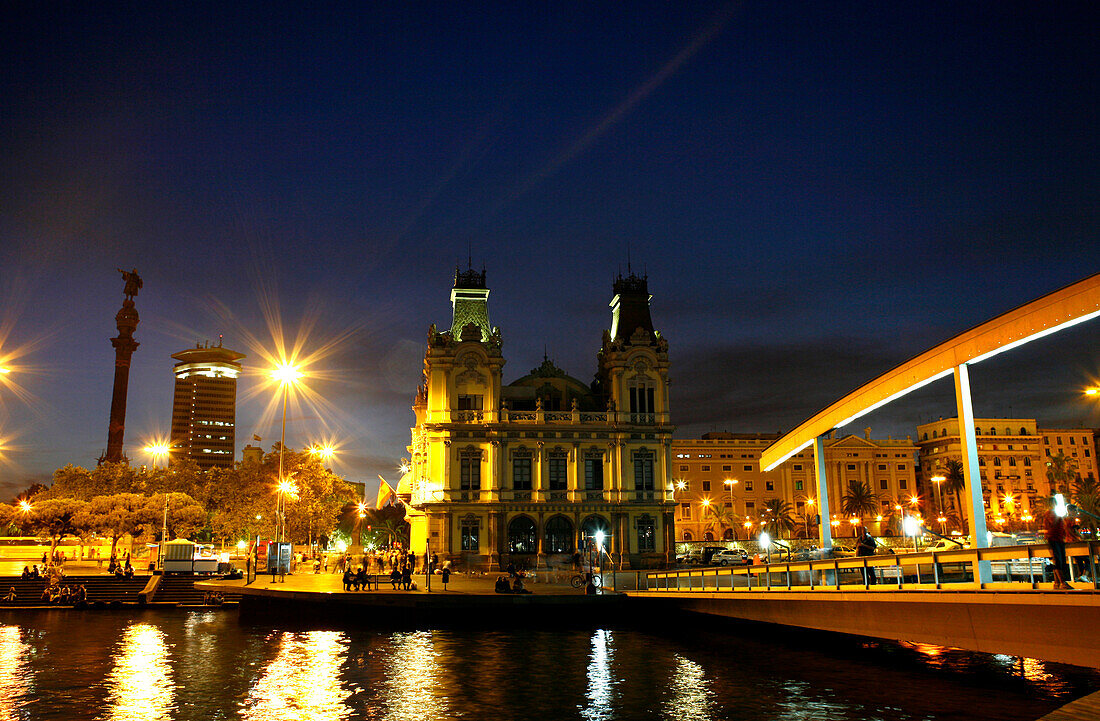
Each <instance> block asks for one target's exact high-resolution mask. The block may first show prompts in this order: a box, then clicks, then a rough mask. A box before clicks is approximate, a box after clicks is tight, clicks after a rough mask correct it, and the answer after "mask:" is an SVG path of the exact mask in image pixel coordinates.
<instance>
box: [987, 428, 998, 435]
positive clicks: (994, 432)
mask: <svg viewBox="0 0 1100 721" xmlns="http://www.w3.org/2000/svg"><path fill="white" fill-rule="evenodd" d="M989 435H991V436H995V435H997V429H996V428H990V429H989Z"/></svg>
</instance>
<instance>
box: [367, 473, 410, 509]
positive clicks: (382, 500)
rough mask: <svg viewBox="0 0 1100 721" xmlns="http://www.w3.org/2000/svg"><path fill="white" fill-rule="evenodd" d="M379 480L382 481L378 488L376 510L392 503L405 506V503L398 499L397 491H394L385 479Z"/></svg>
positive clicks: (380, 478)
mask: <svg viewBox="0 0 1100 721" xmlns="http://www.w3.org/2000/svg"><path fill="white" fill-rule="evenodd" d="M378 480H379V481H381V484H380V485H379V486H378V500H377V501H375V503H374V507H375V508H376V509H380V508H385V506H386V504H387V503H389V502H390V501H396V502H397V503H400V504H401V505H405V504H404V502H403V501H402V500H401V499H400V498H398V497H397V491H395V490H393V486H391V485H390V484H389V483H387V482H386V479H385V478H383V477H382V476H378Z"/></svg>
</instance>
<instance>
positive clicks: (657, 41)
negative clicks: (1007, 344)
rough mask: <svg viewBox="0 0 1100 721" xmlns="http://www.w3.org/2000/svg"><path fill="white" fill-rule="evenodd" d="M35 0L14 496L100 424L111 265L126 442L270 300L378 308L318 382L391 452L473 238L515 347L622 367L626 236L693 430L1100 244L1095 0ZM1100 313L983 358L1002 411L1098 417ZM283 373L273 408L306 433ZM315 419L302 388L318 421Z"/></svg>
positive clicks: (937, 411)
mask: <svg viewBox="0 0 1100 721" xmlns="http://www.w3.org/2000/svg"><path fill="white" fill-rule="evenodd" d="M23 5H24V7H23V8H22V9H11V8H8V9H7V10H5V11H4V15H3V17H2V20H3V23H2V24H3V27H4V30H3V31H2V32H3V34H4V37H3V38H2V40H3V43H2V45H0V63H2V65H0V98H2V100H0V293H2V296H0V298H2V301H0V302H2V304H3V305H2V306H0V322H3V323H5V324H6V325H4V326H3V327H4V328H6V329H7V332H6V337H4V338H3V339H2V345H0V356H6V355H7V354H10V353H13V352H14V353H17V354H20V355H21V357H19V358H16V359H14V360H10V361H9V364H10V365H13V366H14V367H15V368H16V369H17V371H19V372H18V373H13V374H11V375H10V380H12V381H17V382H18V383H20V384H21V386H22V387H23V388H24V389H25V390H26V391H27V393H28V394H29V396H30V399H29V400H20V399H19V398H18V397H17V394H16V393H15V391H14V390H13V389H11V388H7V389H5V388H0V403H2V410H0V423H2V425H0V436H3V437H4V438H5V439H6V440H5V441H4V443H5V445H6V446H7V447H9V448H10V450H9V451H7V452H6V453H5V457H4V460H3V464H2V465H0V496H4V495H6V492H3V490H2V488H9V489H10V488H14V487H20V486H22V485H25V484H26V483H27V482H28V481H29V480H30V479H34V478H41V477H43V476H48V475H49V473H50V472H51V471H52V469H53V468H55V467H57V466H59V465H63V464H64V463H67V462H69V461H72V462H76V463H82V464H90V463H94V459H95V457H96V456H98V455H99V453H100V451H101V449H102V448H103V447H104V445H105V443H106V434H107V416H108V410H109V406H110V385H111V374H112V360H113V351H112V349H111V347H110V344H109V342H108V340H107V339H108V338H109V337H110V336H112V335H114V334H115V331H114V327H113V322H112V321H113V316H114V313H115V311H116V310H117V309H118V306H119V303H120V301H121V288H122V282H121V280H120V278H119V276H118V274H117V273H116V272H115V268H116V267H126V268H130V267H137V268H138V270H139V272H140V273H141V274H142V277H143V278H144V282H145V287H144V289H143V291H142V293H141V295H140V296H139V298H138V302H137V305H138V310H139V312H140V313H141V317H142V323H141V325H140V327H139V329H138V332H137V339H138V340H139V341H140V342H141V343H142V345H141V347H140V348H139V350H138V351H137V353H136V354H135V355H134V364H133V370H132V374H131V387H130V412H129V416H128V422H127V448H128V450H129V451H130V453H131V455H134V456H140V454H138V453H135V451H134V449H135V448H136V447H138V446H139V445H141V444H142V441H143V440H144V439H146V438H148V437H150V436H151V435H152V434H153V433H156V432H158V431H159V432H161V433H163V432H165V431H167V428H168V423H169V416H170V406H171V392H172V376H171V365H172V360H171V359H170V358H169V356H170V354H171V353H172V352H175V351H177V350H181V349H182V348H184V347H186V346H187V345H189V344H193V342H194V341H196V340H200V339H202V340H205V339H207V338H210V339H214V338H216V337H217V335H218V334H219V333H224V334H225V342H226V345H228V346H230V347H233V348H238V349H240V350H242V351H244V352H246V353H249V358H248V359H246V361H245V363H246V365H247V364H249V363H250V362H251V363H252V366H251V367H252V368H253V369H255V368H256V365H257V364H258V363H259V357H258V356H257V354H256V353H255V349H254V348H252V347H251V344H250V342H249V341H248V339H247V337H246V334H248V333H251V334H253V335H254V336H255V337H256V338H257V339H259V340H260V341H262V342H264V343H265V344H268V345H270V343H269V340H270V333H269V330H268V325H267V324H266V323H265V320H264V314H263V305H264V303H268V304H269V305H270V306H271V307H273V308H275V309H276V310H277V312H278V313H279V315H280V316H281V318H282V321H283V324H284V326H285V327H287V328H288V329H292V331H293V332H297V330H298V329H299V328H300V327H302V325H303V323H304V320H303V319H304V318H313V319H314V320H315V321H316V322H315V323H314V324H313V326H312V333H311V334H310V336H309V340H308V341H307V342H306V347H307V350H308V349H309V348H313V347H317V346H319V345H321V344H323V343H325V342H326V341H329V340H331V339H333V338H335V337H337V336H339V335H340V334H342V333H344V332H346V331H352V333H353V335H352V337H351V338H350V339H347V340H344V341H342V342H341V343H340V344H339V345H338V349H337V352H336V353H334V354H333V355H330V356H329V357H327V358H326V359H325V360H324V361H323V362H322V363H320V364H319V365H318V368H323V369H324V370H326V371H327V374H326V375H327V376H330V377H327V378H325V379H322V380H317V379H315V380H314V381H313V386H314V388H315V389H316V390H317V392H318V393H319V394H320V395H321V396H322V397H324V398H325V399H327V401H328V402H329V403H330V404H331V405H332V407H331V408H328V409H327V410H325V411H324V413H323V414H322V415H323V416H324V419H325V421H324V422H325V423H327V425H328V426H329V432H330V433H331V434H333V435H335V436H336V437H338V438H339V439H340V440H341V441H342V445H343V454H342V456H341V458H342V461H341V464H340V466H339V467H340V469H341V470H343V471H345V472H346V473H347V474H348V475H349V477H351V478H353V479H356V480H368V481H371V480H372V479H374V477H375V474H376V473H379V472H382V473H384V474H387V475H391V476H392V475H393V469H394V467H395V466H396V464H397V461H398V459H399V458H400V457H401V456H402V455H403V454H404V444H405V443H406V442H407V438H408V428H409V426H410V425H411V423H412V414H411V412H410V411H409V410H408V407H409V405H410V402H411V398H412V394H413V391H414V389H415V386H416V383H417V381H418V379H419V375H420V365H421V355H422V352H423V343H424V338H425V333H426V329H427V326H428V324H429V323H431V322H437V323H440V324H445V323H448V322H449V317H450V308H449V302H448V293H449V289H450V281H451V274H452V272H453V269H454V265H455V261H456V259H458V258H461V259H462V261H463V263H464V262H465V259H466V256H467V252H468V249H469V251H470V252H471V253H472V257H473V261H474V264H475V265H477V266H480V265H482V264H484V265H485V267H486V269H487V271H488V278H489V284H490V287H491V288H492V295H491V297H490V317H491V319H492V321H493V323H494V324H497V325H499V326H500V327H501V329H502V332H503V334H504V340H505V353H506V357H507V359H508V365H507V367H506V368H505V375H506V380H512V379H514V378H517V377H519V376H521V375H523V374H525V373H526V372H528V371H529V370H530V369H531V368H532V367H533V366H535V365H537V364H538V362H540V361H541V358H542V353H543V347H544V345H545V347H546V348H547V350H548V352H549V354H550V356H551V358H553V359H554V360H555V361H556V362H557V363H558V364H559V365H560V366H562V367H563V368H565V369H566V370H567V371H568V372H570V373H571V374H573V375H575V376H577V377H579V378H582V379H585V380H587V379H589V378H591V376H592V374H593V372H594V371H595V352H596V350H597V348H598V345H599V341H600V333H601V331H602V329H603V328H605V327H608V325H609V312H608V309H607V302H608V300H609V299H610V295H611V281H612V279H613V277H614V275H615V274H616V273H617V272H618V271H619V270H620V269H622V270H624V271H625V269H626V265H627V261H628V255H629V260H630V263H631V264H632V267H633V268H634V269H635V270H638V271H640V270H642V269H645V270H646V271H647V272H648V274H649V279H650V289H651V292H652V293H653V295H654V299H653V316H654V322H655V324H656V326H657V327H658V328H659V329H660V330H662V332H663V333H664V334H665V335H666V336H667V337H668V339H669V341H670V344H671V350H672V359H673V363H674V369H673V374H672V375H673V383H674V385H673V399H674V404H675V405H674V409H673V410H674V413H675V421H676V422H677V424H678V425H679V426H680V431H679V432H678V435H680V436H685V437H690V436H692V435H698V434H699V433H702V432H705V431H708V430H713V429H717V430H735V431H776V430H779V429H787V428H790V427H791V426H792V425H794V424H795V423H797V422H798V421H800V420H802V419H803V418H804V417H805V416H807V415H809V414H810V413H812V412H813V411H815V410H817V409H818V408H820V407H822V406H824V405H826V404H827V403H828V402H830V401H832V400H834V399H835V398H836V397H838V396H840V395H842V394H843V393H845V392H847V391H848V390H851V389H852V388H853V387H854V386H856V385H858V384H859V383H861V382H863V381H866V380H868V379H870V378H871V377H873V376H874V375H876V374H878V373H879V372H881V371H884V370H886V369H888V368H889V367H891V366H893V365H895V364H896V363H898V362H901V361H903V360H905V359H906V358H907V357H909V356H911V355H913V354H914V353H916V352H919V351H921V350H923V349H924V348H926V347H928V346H929V345H932V344H933V343H935V342H937V341H940V340H943V339H945V338H946V337H948V336H950V335H953V334H954V333H956V332H959V331H961V330H964V329H965V328H967V327H969V326H972V325H975V324H977V323H980V322H982V321H984V320H986V319H988V318H989V317H991V316H993V315H996V314H998V313H1000V312H1003V311H1005V310H1008V309H1010V308H1011V307H1014V306H1016V305H1019V304H1021V303H1024V302H1026V301H1028V300H1031V299H1033V298H1035V297H1037V296H1039V295H1042V294H1044V293H1046V292H1049V291H1051V290H1054V289H1056V288H1058V287H1061V286H1063V285H1066V284H1068V283H1070V282H1072V281H1075V280H1078V279H1080V278H1081V277H1084V276H1086V275H1089V274H1091V273H1094V272H1097V271H1098V270H1100V262H1098V261H1100V253H1098V252H1097V249H1096V248H1097V242H1096V240H1097V230H1098V225H1100V219H1098V207H1100V205H1098V200H1100V197H1098V190H1100V182H1098V175H1097V168H1098V167H1100V165H1098V162H1097V161H1098V154H1097V149H1098V147H1097V146H1098V140H1097V138H1098V134H1097V132H1096V128H1097V127H1100V122H1098V121H1100V117H1098V116H1100V112H1098V102H1097V98H1098V97H1100V92H1098V91H1100V87H1098V82H1097V80H1098V72H1100V63H1098V59H1100V58H1098V52H1097V49H1096V43H1095V33H1094V30H1095V27H1096V20H1097V17H1096V16H1095V14H1094V11H1093V9H1092V8H1091V7H1090V6H1089V4H1085V3H1082V4H1079V5H1078V4H1071V3H1060V4H1056V5H1053V6H1048V5H1045V4H1034V3H1004V2H996V3H992V2H991V3H965V4H964V3H908V4H907V3H894V2H883V3H877V4H876V3H870V4H868V3H785V4H776V3H745V4H739V3H734V4H717V3H714V4H711V3H706V4H690V3H666V2H660V3H635V4H630V5H624V4H621V3H606V4H595V3H574V4H569V3H564V4H563V3H559V4H554V5H553V6H552V7H549V6H547V7H541V8H539V7H535V6H530V5H522V4H521V5H517V4H514V3H502V4H499V5H486V4H482V5H479V6H478V9H476V10H473V9H470V8H469V7H461V6H458V5H455V4H452V3H406V4H392V5H391V6H385V7H381V6H380V7H374V8H371V7H369V6H368V7H367V8H366V9H361V10H359V11H358V12H353V13H344V12H338V11H333V10H325V9H316V8H312V7H306V6H302V5H300V4H297V5H287V6H282V7H276V6H275V5H273V4H257V5H244V4H212V3H210V4H191V5H187V6H179V7H176V8H174V9H173V8H168V9H166V8H163V7H144V6H135V7H128V8H121V7H110V8H105V7H91V6H89V7H78V6H71V5H68V4H65V5H61V4H46V3H24V4H23ZM226 5H229V6H230V7H226ZM1092 326H1096V324H1095V323H1094V324H1092ZM1098 339H1100V330H1098V329H1097V328H1096V327H1091V326H1088V325H1086V326H1083V327H1081V328H1079V329H1076V330H1073V331H1071V332H1069V333H1067V334H1065V335H1064V337H1055V338H1052V339H1049V340H1046V341H1041V342H1039V343H1037V344H1035V346H1034V347H1026V348H1024V349H1022V350H1020V351H1017V352H1016V353H1013V354H1008V355H1006V356H1003V357H1000V358H998V359H997V360H995V361H990V362H989V363H987V364H983V366H982V367H980V368H979V369H976V370H975V373H974V376H975V377H974V383H975V388H976V393H977V412H978V413H979V414H983V415H1007V414H1016V415H1025V416H1038V417H1039V418H1040V419H1043V420H1044V421H1045V422H1048V423H1051V424H1054V423H1058V424H1067V423H1073V424H1079V423H1090V424H1093V425H1100V410H1098V409H1097V408H1096V406H1095V404H1094V405H1093V406H1091V407H1090V406H1088V405H1085V404H1084V403H1083V402H1082V401H1081V400H1080V396H1079V390H1080V388H1081V387H1082V386H1083V385H1085V384H1087V383H1088V382H1089V380H1090V378H1091V379H1096V378H1097V377H1098V376H1100V345H1098V343H1097V340H1098ZM255 387H256V382H255V379H252V378H246V379H245V380H244V381H242V389H243V390H244V391H245V392H247V391H248V390H249V389H254V388H255ZM266 398H267V396H263V397H261V398H255V399H253V400H250V401H247V402H244V403H242V405H241V408H240V410H239V414H238V425H239V429H240V430H239V434H238V435H239V436H240V438H241V439H242V442H243V439H247V438H248V437H249V436H251V434H252V433H259V434H260V435H262V436H263V437H264V439H265V441H264V444H265V445H267V444H268V443H269V441H270V440H271V439H273V438H274V437H275V429H274V427H273V426H272V425H271V424H270V423H268V422H266V421H264V420H262V415H263V414H262V411H263V406H264V403H263V402H262V401H264V400H266ZM895 406H896V407H895ZM895 406H890V407H889V408H888V409H887V410H885V411H882V412H879V413H877V414H875V415H874V416H872V417H870V419H869V424H870V425H872V426H873V427H874V428H875V432H876V434H882V435H885V434H887V433H893V434H902V435H904V434H906V433H911V432H913V426H914V425H915V424H916V423H918V422H922V421H925V420H928V419H929V418H931V417H935V416H938V415H952V414H953V413H954V411H953V404H952V391H951V387H950V383H948V382H946V381H945V382H944V385H943V387H942V388H941V387H940V386H939V385H936V386H934V387H933V388H931V389H929V390H927V391H925V392H923V393H921V394H920V395H919V396H918V397H915V398H912V399H907V400H906V401H905V402H903V403H900V404H895ZM321 424H322V420H321V419H319V418H318V417H317V414H315V413H313V412H311V411H310V410H309V409H304V410H303V411H302V412H300V413H294V414H292V416H291V419H290V422H289V425H288V443H290V444H291V445H295V446H300V445H303V444H304V443H305V442H307V441H311V440H313V439H315V438H317V437H319V436H320V435H322V425H321ZM858 425H860V427H862V426H863V425H865V424H862V423H861V424H858ZM851 430H852V431H853V432H860V429H858V428H853V429H851Z"/></svg>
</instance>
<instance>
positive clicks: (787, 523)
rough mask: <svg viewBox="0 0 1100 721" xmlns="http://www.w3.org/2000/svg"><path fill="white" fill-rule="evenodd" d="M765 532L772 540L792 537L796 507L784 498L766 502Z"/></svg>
mask: <svg viewBox="0 0 1100 721" xmlns="http://www.w3.org/2000/svg"><path fill="white" fill-rule="evenodd" d="M763 520H764V530H766V531H767V532H768V533H769V534H771V537H772V538H784V537H790V535H791V534H792V533H793V532H794V527H795V520H794V506H792V505H791V504H790V502H789V501H786V500H784V499H782V498H769V499H767V500H766V501H764V515H763Z"/></svg>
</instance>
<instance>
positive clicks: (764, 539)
mask: <svg viewBox="0 0 1100 721" xmlns="http://www.w3.org/2000/svg"><path fill="white" fill-rule="evenodd" d="M760 545H761V546H763V547H764V552H765V553H766V554H767V556H768V563H771V562H772V537H771V536H769V535H768V532H767V531H764V532H762V533H761V534H760Z"/></svg>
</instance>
